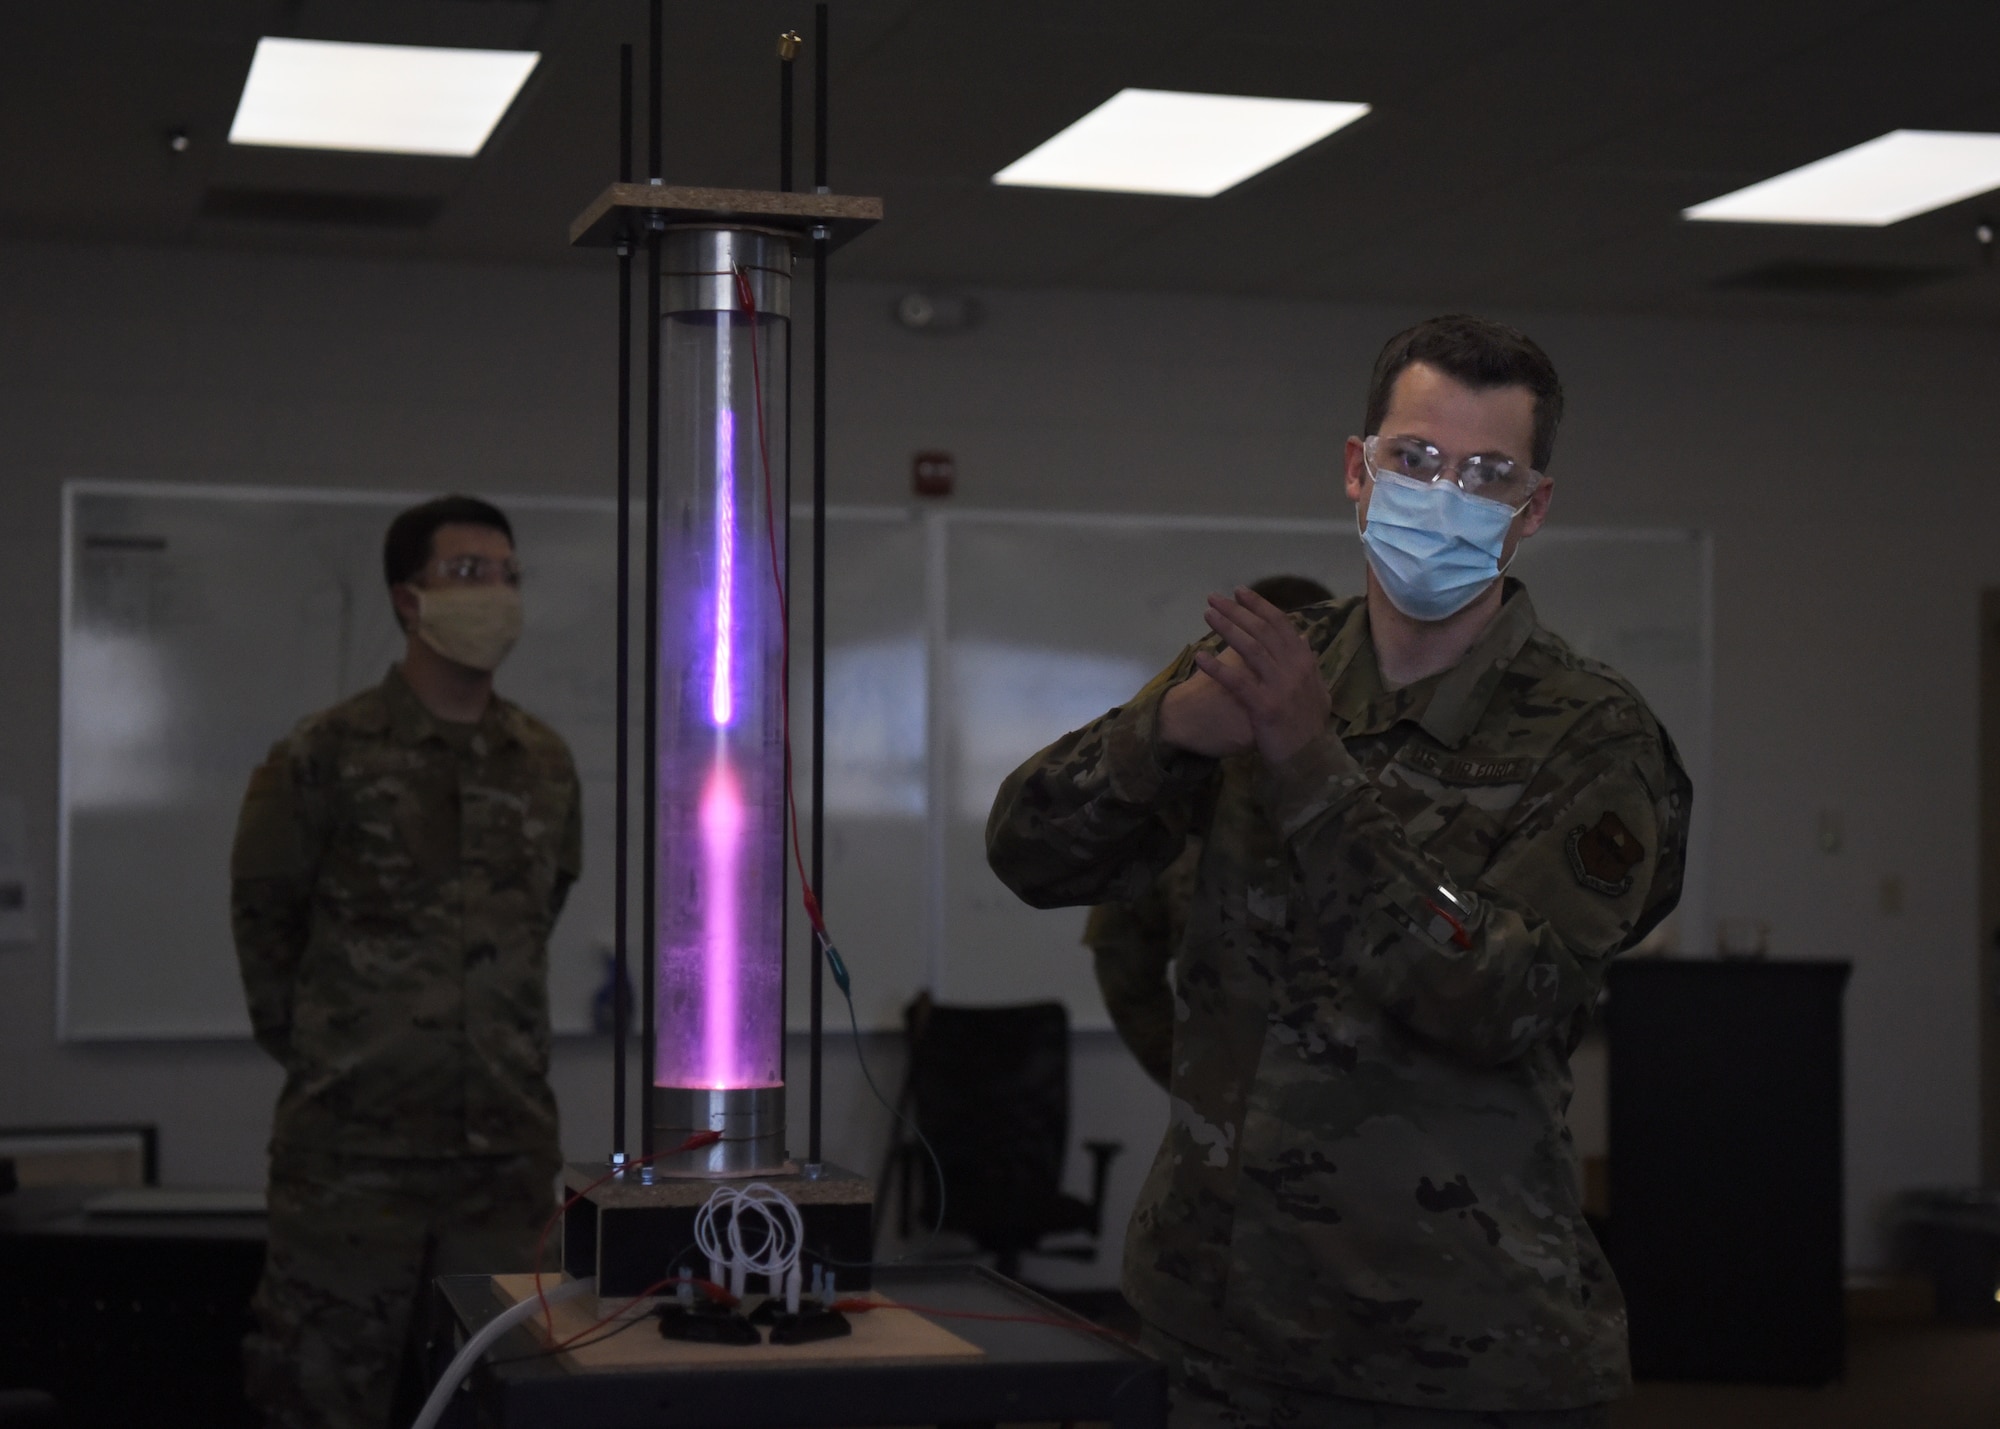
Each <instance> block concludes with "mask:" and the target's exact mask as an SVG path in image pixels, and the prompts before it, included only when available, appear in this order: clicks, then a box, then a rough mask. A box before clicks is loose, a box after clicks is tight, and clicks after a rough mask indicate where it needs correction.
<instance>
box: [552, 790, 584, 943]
mask: <svg viewBox="0 0 2000 1429" xmlns="http://www.w3.org/2000/svg"><path fill="white" fill-rule="evenodd" d="M581 877H583V785H582V783H581V781H580V780H578V778H577V776H576V765H575V764H574V763H573V762H572V763H570V764H569V818H568V819H567V820H565V821H564V824H563V835H562V848H561V851H560V852H559V853H558V854H557V856H556V877H555V882H554V884H553V885H552V886H551V888H550V890H549V926H550V927H554V926H555V921H556V919H558V918H560V917H561V916H562V910H563V905H564V904H565V903H567V902H568V901H569V891H570V889H572V888H574V887H575V886H576V881H577V879H579V878H581Z"/></svg>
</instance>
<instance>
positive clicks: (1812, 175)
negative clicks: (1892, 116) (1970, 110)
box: [1681, 129, 2000, 228]
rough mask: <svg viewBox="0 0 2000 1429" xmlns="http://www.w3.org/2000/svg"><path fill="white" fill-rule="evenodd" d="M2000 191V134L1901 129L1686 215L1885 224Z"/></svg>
mask: <svg viewBox="0 0 2000 1429" xmlns="http://www.w3.org/2000/svg"><path fill="white" fill-rule="evenodd" d="M1996 188H2000V134H1942V133H1935V132H1932V131H1928V130H1922V129H1897V130H1893V131H1892V132H1890V133H1887V134H1884V135H1883V136H1882V137H1881V138H1879V139H1870V140H1869V141H1868V142H1867V143H1865V144H1857V145H1855V146H1854V147H1853V148H1852V149H1843V150H1841V151H1840V152H1839V153H1838V154H1832V155H1829V156H1828V157H1826V158H1824V159H1819V160H1816V161H1815V162H1813V163H1810V164H1807V165H1806V166H1805V167H1804V168H1800V169H1793V170H1792V171H1791V172H1790V173H1786V174H1779V175H1778V176H1777V177H1776V178H1774V179H1766V180H1764V181H1763V182H1762V183H1760V184H1752V185H1750V187H1749V188H1747V189H1738V190H1737V191H1736V192H1735V193H1730V194H1724V195H1723V196H1722V197H1721V198H1712V199H1710V200H1709V201H1708V202H1707V203H1698V204H1696V205H1695V206H1694V207H1693V208H1688V209H1682V210H1681V217H1683V218H1695V219H1706V220H1709V221H1712V222H1718V223H1822V224H1845V225H1849V226H1853V227H1860V228H1881V227H1883V226H1884V225H1886V224H1891V223H1900V222H1901V221H1902V220H1904V219H1906V218H1909V217H1912V216H1913V215H1915V214H1919V213H1928V212H1929V211H1930V210H1932V209H1934V208H1943V207H1944V206H1945V205H1946V204H1948V203H1957V202H1958V201H1959V200H1960V199H1968V198H1971V197H1972V196H1973V195H1974V194H1982V193H1985V192H1986V191H1987V190H1988V189H1996Z"/></svg>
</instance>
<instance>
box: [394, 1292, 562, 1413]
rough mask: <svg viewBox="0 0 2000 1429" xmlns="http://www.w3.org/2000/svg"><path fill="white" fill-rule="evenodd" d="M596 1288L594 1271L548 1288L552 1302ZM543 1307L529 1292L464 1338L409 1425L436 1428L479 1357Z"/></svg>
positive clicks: (549, 1298) (556, 1303) (552, 1303)
mask: <svg viewBox="0 0 2000 1429" xmlns="http://www.w3.org/2000/svg"><path fill="white" fill-rule="evenodd" d="M595 1289H597V1277H596V1276H594V1275H587V1276H585V1277H584V1278H583V1279H581V1280H565V1281H564V1282H563V1283H562V1284H560V1285H558V1286H555V1287H554V1288H553V1289H551V1290H550V1291H549V1292H548V1302H549V1304H551V1305H560V1304H562V1303H563V1301H565V1300H574V1299H576V1298H577V1297H578V1296H579V1295H588V1294H589V1293H590V1292H592V1291H593V1290H595ZM541 1310H542V1302H541V1301H540V1300H539V1299H537V1298H536V1297H535V1296H533V1295H530V1296H528V1298H527V1299H525V1300H523V1301H521V1303H520V1304H518V1305H509V1306H508V1307H507V1308H506V1309H505V1310H502V1311H501V1312H500V1313H499V1314H497V1315H495V1316H494V1317H493V1318H492V1319H491V1320H488V1321H487V1322H486V1324H485V1325H484V1326H483V1327H482V1328H481V1329H480V1331H479V1333H478V1334H476V1335H474V1336H473V1337H472V1338H471V1339H469V1340H467V1341H466V1342H465V1348H464V1349H462V1350H460V1351H459V1352H458V1354H457V1356H456V1357H455V1358H454V1359H453V1360H452V1362H451V1364H450V1365H449V1366H448V1367H447V1368H446V1370H445V1372H444V1374H443V1376H442V1377H441V1378H440V1379H439V1380H438V1382H437V1387H436V1388H435V1389H433V1390H432V1391H431V1397H430V1398H429V1399H427V1400H425V1401H424V1410H423V1413H421V1414H419V1415H418V1416H417V1418H416V1422H415V1423H413V1424H411V1426H410V1429H434V1426H435V1425H436V1424H437V1422H438V1420H439V1419H440V1418H442V1417H443V1415H444V1407H445V1406H446V1405H447V1404H449V1403H451V1397H452V1396H453V1395H454V1394H456V1393H458V1387H459V1385H461V1384H463V1383H464V1382H465V1377H466V1376H467V1375H468V1374H471V1373H472V1367H473V1366H474V1365H475V1364H477V1363H478V1362H479V1357H480V1356H481V1355H483V1354H485V1353H486V1351H487V1350H489V1349H491V1348H492V1346H493V1342H494V1341H495V1340H497V1339H499V1338H500V1337H501V1336H502V1335H504V1334H506V1333H507V1332H508V1331H509V1330H511V1329H513V1328H514V1327H515V1326H516V1325H518V1324H520V1323H521V1322H522V1321H523V1320H526V1319H529V1318H531V1317H533V1316H535V1315H539V1314H540V1313H541Z"/></svg>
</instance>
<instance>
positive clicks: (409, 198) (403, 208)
mask: <svg viewBox="0 0 2000 1429" xmlns="http://www.w3.org/2000/svg"><path fill="white" fill-rule="evenodd" d="M443 208H444V200H443V199H441V198H433V197H429V196H426V195H414V194H337V193H322V192H316V191H313V190H309V189H210V190H209V191H208V192H207V193H205V194H203V195H202V198H201V216H202V217H203V218H215V219H222V220H224V221H226V222H230V223H292V224H315V225H320V226H323V227H336V228H404V229H410V228H428V227H430V226H431V224H432V223H433V222H434V221H435V220H436V218H437V216H438V214H439V212H440V211H442V209H443Z"/></svg>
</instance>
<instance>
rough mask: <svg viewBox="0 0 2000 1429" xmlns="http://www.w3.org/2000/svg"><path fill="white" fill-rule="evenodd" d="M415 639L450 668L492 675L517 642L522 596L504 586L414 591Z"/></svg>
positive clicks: (511, 588) (519, 630)
mask: <svg viewBox="0 0 2000 1429" xmlns="http://www.w3.org/2000/svg"><path fill="white" fill-rule="evenodd" d="M417 638H418V639H419V640H421V641H423V642H424V644H426V645H428V646H430V647H431V649H433V650H435V651H437V652H438V654H440V655H442V656H444V658H445V659H447V660H450V661H451V662H453V663H454V664H458V665H465V666H468V667H469V668H471V669H474V670H489V671H490V670H497V669H499V668H500V662H501V661H502V660H504V659H506V658H507V652H508V651H510V650H512V649H513V648H514V642H515V641H516V640H519V639H520V638H521V593H520V592H519V591H518V590H515V589H514V588H513V587H512V586H504V585H475V586H446V587H444V588H443V589H441V590H423V589H418V591H417Z"/></svg>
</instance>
